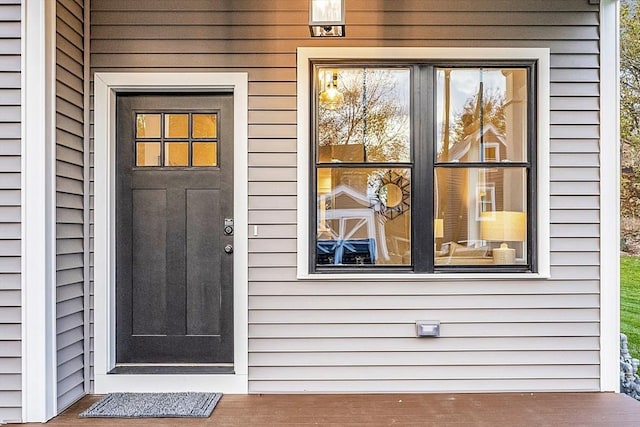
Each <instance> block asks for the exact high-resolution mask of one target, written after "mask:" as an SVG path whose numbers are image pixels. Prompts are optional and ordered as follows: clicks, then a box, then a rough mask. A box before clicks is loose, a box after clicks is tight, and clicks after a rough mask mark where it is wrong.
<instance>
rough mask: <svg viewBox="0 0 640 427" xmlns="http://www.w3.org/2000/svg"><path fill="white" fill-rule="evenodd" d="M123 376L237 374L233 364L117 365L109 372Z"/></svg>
mask: <svg viewBox="0 0 640 427" xmlns="http://www.w3.org/2000/svg"><path fill="white" fill-rule="evenodd" d="M108 373H109V374H116V375H118V374H121V375H127V374H129V375H131V374H135V375H140V374H142V375H154V374H161V375H162V374H235V371H234V369H233V365H232V364H224V363H202V364H184V365H181V364H158V363H148V364H142V363H130V364H129V363H126V364H125V363H123V364H119V365H116V366H115V368H113V369H112V370H110V371H109V372H108Z"/></svg>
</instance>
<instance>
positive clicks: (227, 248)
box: [224, 245, 233, 254]
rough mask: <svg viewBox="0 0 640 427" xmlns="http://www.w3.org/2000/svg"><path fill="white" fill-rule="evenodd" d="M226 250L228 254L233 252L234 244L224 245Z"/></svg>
mask: <svg viewBox="0 0 640 427" xmlns="http://www.w3.org/2000/svg"><path fill="white" fill-rule="evenodd" d="M224 251H225V252H226V253H228V254H232V253H233V246H232V245H226V246H225V247H224Z"/></svg>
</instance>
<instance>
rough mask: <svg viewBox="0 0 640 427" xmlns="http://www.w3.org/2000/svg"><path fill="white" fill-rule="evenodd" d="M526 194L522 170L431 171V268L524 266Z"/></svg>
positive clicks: (441, 169) (524, 177) (461, 169)
mask: <svg viewBox="0 0 640 427" xmlns="http://www.w3.org/2000/svg"><path fill="white" fill-rule="evenodd" d="M526 188H527V186H526V170H525V168H522V167H517V168H515V167H511V168H500V169H497V168H496V169H494V168H491V169H485V168H445V167H442V168H437V169H436V191H435V194H436V198H435V200H434V203H435V211H436V217H438V218H441V219H442V231H441V236H440V238H438V236H436V254H435V263H436V265H495V264H524V263H526V261H527V253H526V248H527V235H526V219H525V215H526V212H527V205H526V200H527V194H526ZM505 244H506V246H505V247H503V245H505ZM501 247H502V249H501ZM506 249H508V251H506ZM505 251H506V252H509V253H510V254H511V255H512V256H511V255H510V256H509V257H507V258H505V257H504V256H502V255H499V254H501V253H504V252H505ZM498 258H499V259H498ZM505 259H506V260H509V262H504V260H505Z"/></svg>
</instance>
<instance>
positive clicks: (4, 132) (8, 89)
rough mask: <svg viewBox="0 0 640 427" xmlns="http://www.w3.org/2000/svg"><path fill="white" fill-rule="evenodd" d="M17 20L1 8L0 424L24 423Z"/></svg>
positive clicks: (11, 4)
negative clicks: (22, 419)
mask: <svg viewBox="0 0 640 427" xmlns="http://www.w3.org/2000/svg"><path fill="white" fill-rule="evenodd" d="M20 15H21V5H20V1H19V0H15V1H4V2H2V4H0V70H1V71H2V72H1V73H0V424H2V423H3V422H10V421H14V422H16V421H20V420H21V418H22V409H21V407H22V392H21V388H22V387H21V375H20V373H21V371H22V367H21V365H22V361H21V313H20V310H21V294H20V289H21V286H20V283H21V275H20V271H21V266H20V264H21V260H20V252H21V243H20V230H21V203H20V170H21V160H20V151H21V147H20V133H21V129H20V121H21V119H20V115H21V111H20V89H21V84H20V78H21V76H20V61H21V59H20V56H21V45H20V44H21V40H20V19H21V18H20Z"/></svg>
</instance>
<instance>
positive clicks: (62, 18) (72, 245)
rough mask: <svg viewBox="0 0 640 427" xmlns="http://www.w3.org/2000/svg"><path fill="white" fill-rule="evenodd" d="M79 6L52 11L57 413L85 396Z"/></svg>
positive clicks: (70, 2) (65, 1) (65, 0)
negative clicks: (54, 104)
mask: <svg viewBox="0 0 640 427" xmlns="http://www.w3.org/2000/svg"><path fill="white" fill-rule="evenodd" d="M82 3H83V1H82V0H57V7H56V17H57V20H56V46H57V49H56V88H57V89H56V196H57V197H56V320H57V324H56V331H57V346H56V348H57V366H58V370H57V381H58V384H57V393H58V396H57V398H58V410H63V409H64V408H66V407H67V406H69V405H70V404H71V403H73V402H75V401H76V400H77V399H79V398H80V397H82V396H83V395H84V357H85V355H84V334H85V325H84V240H83V239H84V129H83V126H84V46H83V41H84V39H83V35H84V10H83V4H82ZM87 333H88V331H87Z"/></svg>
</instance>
